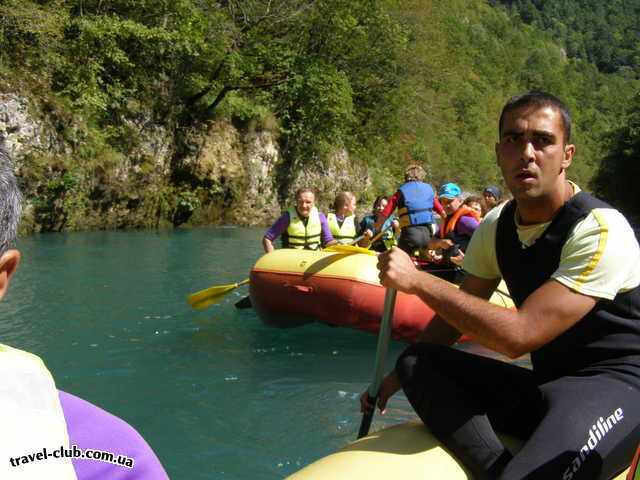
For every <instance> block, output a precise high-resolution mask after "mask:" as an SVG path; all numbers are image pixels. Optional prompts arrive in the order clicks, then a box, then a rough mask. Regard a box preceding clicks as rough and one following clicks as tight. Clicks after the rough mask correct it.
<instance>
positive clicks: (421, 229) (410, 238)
mask: <svg viewBox="0 0 640 480" xmlns="http://www.w3.org/2000/svg"><path fill="white" fill-rule="evenodd" d="M429 240H431V229H430V228H429V225H409V226H407V227H404V228H403V229H402V232H401V233H400V238H399V239H398V248H400V249H402V250H404V251H405V252H407V254H408V255H413V253H414V252H415V251H416V250H418V249H420V248H427V247H428V246H429Z"/></svg>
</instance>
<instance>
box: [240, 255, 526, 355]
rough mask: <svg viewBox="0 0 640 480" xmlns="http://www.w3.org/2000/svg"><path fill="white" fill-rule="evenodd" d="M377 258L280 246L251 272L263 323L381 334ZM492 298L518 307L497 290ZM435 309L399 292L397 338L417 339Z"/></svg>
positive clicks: (395, 316) (381, 300) (251, 287)
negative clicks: (315, 325) (314, 325)
mask: <svg viewBox="0 0 640 480" xmlns="http://www.w3.org/2000/svg"><path fill="white" fill-rule="evenodd" d="M376 263H377V258H376V257H375V256H373V255H367V254H362V253H341V252H327V251H309V250H294V249H280V250H274V251H273V252H270V253H267V254H266V255H263V256H262V257H261V258H260V259H259V260H258V261H257V262H256V264H255V265H254V266H253V268H252V270H251V279H250V283H249V290H250V295H251V303H252V305H253V307H254V309H255V310H256V311H257V312H258V314H259V315H260V317H261V318H262V319H263V321H264V322H265V323H267V324H269V325H272V326H277V327H282V328H288V327H295V326H299V325H303V324H306V323H310V322H314V321H317V322H321V323H325V324H327V325H333V326H343V327H348V328H353V329H356V330H361V331H364V332H370V333H377V332H378V328H379V325H380V319H381V317H382V309H383V306H384V296H385V288H384V287H383V286H382V285H380V282H379V281H378V269H377V267H376ZM491 302H492V303H495V304H497V305H500V306H503V307H505V308H514V305H513V302H512V301H511V299H510V298H509V297H508V296H507V295H504V294H501V293H495V294H494V295H493V297H492V298H491ZM434 316H435V312H434V311H433V310H432V309H431V308H429V306H428V305H426V304H425V303H424V302H423V301H422V300H420V299H419V298H418V297H416V296H415V295H407V294H405V293H402V292H398V296H397V298H396V306H395V310H394V314H393V327H392V333H391V334H392V336H393V338H395V339H396V340H401V341H405V342H414V341H416V339H417V338H418V336H419V335H420V333H421V332H422V331H423V330H424V328H425V327H426V326H427V324H428V323H429V322H430V321H431V319H432V318H433V317H434Z"/></svg>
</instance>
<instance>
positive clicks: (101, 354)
mask: <svg viewBox="0 0 640 480" xmlns="http://www.w3.org/2000/svg"><path fill="white" fill-rule="evenodd" d="M262 234H263V229H256V228H225V227H218V228H199V229H179V230H173V231H160V232H155V231H132V232H89V233H62V234H43V235H34V236H30V237H25V238H22V239H20V240H19V242H18V245H17V247H18V249H19V250H20V251H21V252H22V255H23V257H22V263H21V265H20V268H19V269H18V271H17V272H16V275H15V277H14V281H13V282H12V284H11V287H10V291H9V292H8V294H7V297H6V298H5V300H4V301H3V302H2V304H0V335H1V337H0V342H2V343H6V344H9V345H12V346H15V347H17V348H22V349H25V350H28V351H31V352H33V353H36V354H38V355H40V356H41V357H42V358H43V359H44V361H45V362H46V364H47V365H48V366H49V369H50V370H51V372H52V373H53V375H54V377H55V379H56V382H57V385H58V388H60V389H62V390H65V391H68V392H70V393H73V394H75V395H78V396H80V397H82V398H84V399H86V400H89V401H90V402H93V403H95V404H97V405H98V406H100V407H102V408H104V409H106V410H108V411H110V412H111V413H114V414H116V415H118V416H120V417H121V418H123V419H125V420H126V421H128V422H129V423H130V424H132V425H133V426H134V427H136V428H137V430H138V431H139V432H140V433H141V434H142V435H143V436H144V437H145V438H146V439H147V441H148V442H149V443H150V444H151V446H152V447H153V448H154V450H155V451H156V453H157V455H158V457H159V458H160V460H161V461H162V463H163V465H164V466H165V468H166V470H167V472H168V473H169V475H170V477H171V478H176V479H182V478H184V479H186V478H188V479H192V480H198V479H203V480H204V479H252V480H253V479H278V478H283V477H285V476H286V475H288V474H291V473H293V472H295V471H297V470H299V469H300V468H301V467H303V466H305V465H307V464H309V463H311V462H312V461H314V460H316V459H318V458H320V457H322V456H324V455H327V454H329V453H331V452H333V451H335V450H336V449H338V448H340V447H341V446H343V445H345V444H347V443H349V442H350V441H353V440H354V439H355V437H356V434H357V430H358V426H359V424H360V413H359V408H358V400H357V398H358V396H359V394H360V393H361V392H362V391H363V390H364V389H365V388H366V387H367V385H368V383H369V382H370V381H371V377H372V367H373V362H374V358H375V348H376V341H377V340H376V337H375V336H374V335H370V334H366V333H361V332H356V331H352V330H349V329H345V328H330V327H327V326H324V325H319V324H309V325H305V326H303V327H299V328H295V329H286V330H284V329H275V328H270V327H267V326H265V325H263V324H262V322H261V320H260V319H259V317H258V316H257V315H256V313H255V312H254V311H253V310H252V309H244V310H238V309H236V308H235V307H234V303H235V302H236V301H238V300H239V299H241V298H243V297H244V296H245V295H247V294H248V290H247V287H246V286H243V287H240V288H238V289H237V290H235V291H234V292H232V293H231V294H230V295H229V296H228V297H227V298H225V299H224V300H223V301H221V302H220V303H217V304H215V305H213V306H211V307H209V308H207V309H205V310H202V311H196V310H193V309H192V308H191V307H190V305H189V304H188V303H187V296H188V295H189V294H191V293H194V292H196V291H198V290H201V289H204V288H207V287H210V286H213V285H225V284H231V283H235V282H238V281H240V280H243V279H244V278H247V277H248V275H249V271H250V268H251V266H252V265H253V263H254V262H255V261H256V260H257V258H259V256H260V255H261V254H262V247H261V243H260V238H261V236H262ZM403 348H404V345H403V344H401V343H399V342H392V343H391V346H390V352H389V354H388V356H387V363H388V366H389V367H391V365H392V364H393V361H394V359H395V358H396V357H397V355H398V354H399V353H400V352H401V351H402V349H403ZM413 418H414V415H413V413H412V410H411V407H410V405H409V404H408V402H407V400H406V398H405V397H404V395H402V394H399V395H397V396H395V397H394V398H392V399H391V401H390V403H389V406H388V413H387V415H385V416H384V417H381V416H380V415H378V414H377V415H376V416H375V418H374V421H373V425H372V431H374V430H376V429H379V428H381V427H384V426H388V425H392V424H395V423H398V422H402V421H406V420H409V419H413Z"/></svg>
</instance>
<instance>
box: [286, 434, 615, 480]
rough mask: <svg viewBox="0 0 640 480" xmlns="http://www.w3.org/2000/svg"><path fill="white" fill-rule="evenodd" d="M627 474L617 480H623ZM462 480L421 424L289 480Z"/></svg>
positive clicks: (360, 444) (510, 444) (510, 443)
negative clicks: (406, 479) (405, 479)
mask: <svg viewBox="0 0 640 480" xmlns="http://www.w3.org/2000/svg"><path fill="white" fill-rule="evenodd" d="M501 438H502V440H503V442H504V443H505V445H506V446H507V448H508V449H509V450H511V451H517V450H518V449H519V448H520V443H519V442H518V441H517V440H514V439H512V438H509V437H507V436H501ZM626 474H627V471H624V472H622V473H620V474H619V475H618V476H616V477H615V478H614V480H624V478H625V476H626ZM328 478H330V479H331V480H352V479H354V478H362V479H366V480H389V479H393V478H411V479H421V480H442V479H446V480H458V479H460V480H462V479H465V480H466V479H468V478H471V477H469V476H468V474H467V472H466V471H465V469H464V468H463V467H462V466H461V465H460V464H459V463H458V462H457V460H455V459H454V458H453V457H452V456H451V455H450V454H449V453H448V452H447V451H446V450H445V449H444V448H443V447H442V446H441V445H440V444H439V442H438V441H437V440H436V439H435V438H434V437H433V435H432V434H431V433H430V432H429V430H428V429H427V427H425V426H424V424H422V422H410V423H404V424H400V425H395V426H393V427H389V428H385V429H383V430H381V431H379V432H376V433H374V434H372V435H369V436H367V437H364V438H361V439H360V440H357V441H355V442H354V443H352V444H350V445H347V446H346V447H344V448H342V449H341V450H339V451H338V452H336V453H332V454H331V455H328V456H326V457H324V458H321V459H320V460H317V461H316V462H314V463H312V464H311V465H308V466H307V467H305V468H303V469H302V470H300V471H298V472H296V473H294V474H293V475H290V476H289V477H287V480H326V479H328Z"/></svg>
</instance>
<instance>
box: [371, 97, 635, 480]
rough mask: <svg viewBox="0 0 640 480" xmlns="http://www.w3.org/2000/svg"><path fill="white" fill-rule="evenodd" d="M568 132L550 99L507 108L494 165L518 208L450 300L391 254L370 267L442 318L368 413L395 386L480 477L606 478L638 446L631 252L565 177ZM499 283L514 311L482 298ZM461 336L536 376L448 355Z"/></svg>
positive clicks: (631, 241)
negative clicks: (512, 445) (514, 444)
mask: <svg viewBox="0 0 640 480" xmlns="http://www.w3.org/2000/svg"><path fill="white" fill-rule="evenodd" d="M570 135H571V118H570V116H569V113H568V112H567V109H566V106H565V105H564V104H563V103H562V102H560V101H559V100H558V99H556V98H555V97H553V96H551V95H548V94H544V93H539V92H532V93H527V94H523V95H519V96H516V97H513V98H511V99H510V100H509V101H508V103H507V104H506V105H505V107H504V109H503V112H502V115H501V117H500V122H499V142H498V143H497V144H496V156H497V164H498V166H499V168H500V169H501V171H502V175H503V177H504V180H505V183H506V185H507V186H508V188H509V190H510V191H511V193H512V194H513V197H514V200H513V201H511V202H509V203H506V204H505V205H502V206H499V207H497V208H495V209H493V210H492V211H491V212H490V213H489V214H488V215H487V217H485V219H484V221H483V222H482V223H481V224H480V226H479V227H478V229H477V230H476V232H475V233H474V235H473V238H472V239H471V243H470V244H469V248H468V250H467V254H466V256H465V259H464V263H463V266H464V268H465V270H466V271H467V272H468V275H467V277H466V278H465V280H464V282H463V284H462V286H461V288H460V289H459V290H458V289H456V288H454V287H451V286H450V285H448V284H446V283H445V282H443V281H441V280H440V279H437V278H435V277H433V276H431V275H429V274H428V273H425V272H420V271H417V270H416V269H415V267H414V265H413V263H412V262H411V261H410V260H409V259H408V258H407V256H406V255H405V254H404V252H402V251H400V250H398V249H392V250H390V251H389V252H388V253H383V254H381V255H380V257H379V268H380V279H381V282H382V284H383V285H384V286H386V287H389V288H396V289H398V290H401V291H403V292H406V293H411V294H415V295H418V296H419V297H420V298H421V299H422V300H423V301H425V302H426V303H428V304H429V306H430V307H432V308H433V309H434V310H435V311H436V312H437V313H438V315H437V316H436V318H435V319H434V320H433V321H432V322H431V323H430V324H429V325H428V327H427V328H426V329H425V332H424V333H423V335H422V339H421V340H422V342H420V343H417V344H415V345H412V346H410V347H409V348H408V349H407V350H406V351H405V352H404V353H403V354H402V355H401V356H400V358H399V359H398V362H397V363H396V368H395V369H394V370H393V371H392V372H391V373H389V374H388V375H387V376H386V377H385V378H384V380H383V382H382V385H381V388H380V394H379V401H378V406H379V407H380V408H381V409H384V407H385V405H386V402H387V400H388V398H389V397H390V396H391V395H393V394H394V393H395V392H396V391H398V390H399V389H400V388H403V389H404V391H405V393H406V395H407V397H408V398H409V401H410V402H411V404H412V406H413V407H414V409H415V410H416V412H417V413H418V415H419V416H420V418H421V419H422V420H423V421H424V422H425V424H426V425H427V426H428V427H429V428H430V429H431V430H432V432H433V433H434V434H435V435H436V436H437V437H438V438H439V439H440V440H441V441H442V442H443V443H444V444H445V445H446V446H447V447H448V448H449V449H450V450H451V451H452V452H453V453H454V455H456V456H457V457H458V458H459V459H460V460H461V461H462V462H463V463H464V464H465V466H466V467H467V468H468V469H469V471H470V472H471V473H472V475H473V477H474V478H476V479H496V478H498V479H523V478H527V479H538V478H539V479H563V480H569V479H606V478H611V477H612V476H613V475H614V474H616V473H618V472H619V471H621V470H623V469H624V468H625V467H626V466H627V465H628V464H629V462H630V460H631V458H632V455H633V451H634V449H635V447H636V445H637V444H638V441H639V440H640V428H639V427H638V426H639V425H640V288H639V284H640V270H639V269H638V265H639V262H640V247H639V246H638V242H637V240H636V238H635V236H634V233H633V230H632V229H631V227H630V226H629V224H628V222H627V221H626V219H625V218H624V217H623V216H622V215H621V214H620V213H619V212H618V211H616V210H614V209H613V208H611V207H610V206H608V205H607V204H605V203H604V202H602V201H600V200H597V199H595V198H594V197H591V196H590V195H588V194H586V193H584V192H581V191H580V189H579V188H578V186H577V185H575V184H573V183H571V182H569V181H568V180H567V178H566V170H567V168H568V167H569V166H570V164H571V162H572V159H573V154H574V151H575V147H574V146H573V145H571V144H570ZM501 277H504V279H505V281H506V283H507V285H508V287H509V290H510V292H511V294H512V296H513V298H514V301H515V303H516V305H517V306H518V310H517V311H515V310H508V309H504V308H501V307H498V306H495V305H492V304H490V303H488V302H487V301H486V299H488V298H489V296H490V295H491V293H492V292H493V291H494V290H495V288H496V286H497V284H498V282H499V281H500V278H501ZM461 333H464V334H466V335H467V336H469V337H471V339H473V340H475V341H476V342H478V343H480V344H482V345H484V346H486V347H489V348H492V349H494V350H496V351H498V352H501V353H504V354H506V355H508V356H509V357H512V358H516V357H518V356H520V355H523V354H525V353H529V352H530V353H531V361H532V366H533V369H532V370H529V369H526V368H522V367H519V366H516V365H512V364H508V363H504V362H500V361H498V360H494V359H489V358H483V357H479V356H476V355H471V354H468V353H466V352H462V351H459V350H456V349H452V348H449V347H448V346H447V345H451V344H452V343H453V342H455V341H456V340H457V339H458V338H459V337H460V334H461ZM361 404H362V408H363V410H369V409H371V408H373V406H372V405H371V404H369V403H368V401H367V400H366V395H363V397H361ZM494 428H495V429H496V430H498V431H503V432H508V433H511V434H512V435H515V436H516V437H519V438H520V439H522V440H523V441H524V442H525V443H524V447H523V448H522V450H520V451H519V452H518V453H516V454H513V453H512V452H509V451H508V450H507V449H506V448H505V447H504V445H503V444H502V442H501V441H500V439H499V438H498V437H497V436H496V434H495V431H494Z"/></svg>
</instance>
